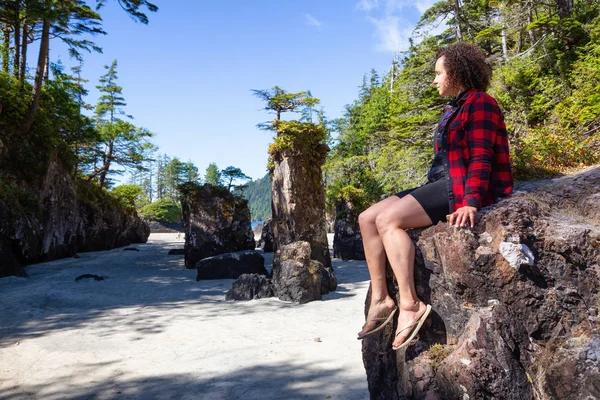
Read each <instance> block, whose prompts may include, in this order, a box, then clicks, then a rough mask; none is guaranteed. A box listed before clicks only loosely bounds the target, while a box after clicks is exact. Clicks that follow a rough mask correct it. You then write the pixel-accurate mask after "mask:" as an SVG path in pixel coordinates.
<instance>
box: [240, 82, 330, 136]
mask: <svg viewBox="0 0 600 400" xmlns="http://www.w3.org/2000/svg"><path fill="white" fill-rule="evenodd" d="M252 93H253V94H254V95H255V96H256V97H258V98H259V99H261V100H263V101H264V102H265V103H266V105H265V108H264V109H265V110H267V111H270V112H272V113H274V114H275V122H277V121H280V120H281V114H282V113H284V112H296V111H304V112H305V115H306V113H310V111H311V110H312V109H313V108H314V107H315V106H316V105H317V104H319V101H320V100H319V99H317V98H316V97H312V94H311V93H310V91H304V92H297V93H289V92H286V91H285V90H283V89H282V88H280V87H279V86H273V88H271V89H267V90H255V89H253V90H252ZM258 126H259V127H260V128H262V129H273V128H274V127H273V124H272V123H268V122H265V123H261V124H258Z"/></svg>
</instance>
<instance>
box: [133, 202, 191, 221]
mask: <svg viewBox="0 0 600 400" xmlns="http://www.w3.org/2000/svg"><path fill="white" fill-rule="evenodd" d="M138 213H139V214H140V215H142V216H143V217H145V218H148V219H152V220H155V221H164V222H178V221H181V205H180V204H178V203H175V202H174V201H173V200H171V199H160V200H158V201H155V202H154V203H150V204H148V205H145V206H144V207H142V208H141V209H140V210H139V211H138Z"/></svg>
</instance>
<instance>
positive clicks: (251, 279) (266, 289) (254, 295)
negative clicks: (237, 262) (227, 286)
mask: <svg viewBox="0 0 600 400" xmlns="http://www.w3.org/2000/svg"><path fill="white" fill-rule="evenodd" d="M273 296H275V293H274V291H273V284H272V283H271V279H269V278H268V277H266V276H264V275H259V274H243V275H242V276H240V277H239V278H238V279H237V280H236V281H235V282H233V285H232V286H231V290H229V291H228V292H227V294H226V295H225V299H226V300H253V299H264V298H267V297H273Z"/></svg>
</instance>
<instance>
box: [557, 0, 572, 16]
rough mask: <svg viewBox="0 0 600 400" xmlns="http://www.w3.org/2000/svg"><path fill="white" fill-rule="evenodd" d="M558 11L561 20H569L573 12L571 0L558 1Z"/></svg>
mask: <svg viewBox="0 0 600 400" xmlns="http://www.w3.org/2000/svg"><path fill="white" fill-rule="evenodd" d="M556 11H557V13H558V16H559V17H560V18H569V17H570V16H571V14H572V12H573V7H572V4H571V1H570V0H556Z"/></svg>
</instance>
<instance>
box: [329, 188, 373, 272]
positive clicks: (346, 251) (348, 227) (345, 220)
mask: <svg viewBox="0 0 600 400" xmlns="http://www.w3.org/2000/svg"><path fill="white" fill-rule="evenodd" d="M335 208H336V212H335V214H336V218H335V223H334V226H333V230H334V236H333V256H334V257H337V258H341V259H342V260H344V261H345V260H364V259H365V250H364V248H363V243H362V235H361V234H360V226H359V225H358V214H357V212H356V211H354V207H353V205H352V203H351V202H349V201H345V200H343V199H340V200H338V202H337V204H336V207H335Z"/></svg>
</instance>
